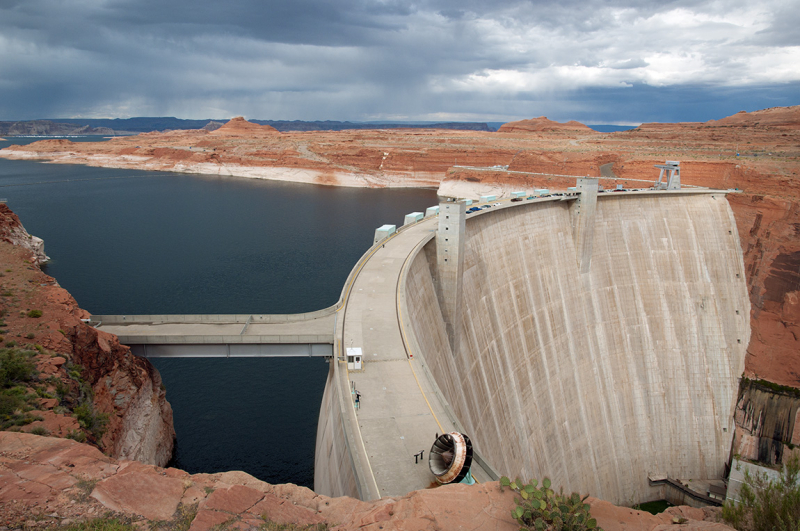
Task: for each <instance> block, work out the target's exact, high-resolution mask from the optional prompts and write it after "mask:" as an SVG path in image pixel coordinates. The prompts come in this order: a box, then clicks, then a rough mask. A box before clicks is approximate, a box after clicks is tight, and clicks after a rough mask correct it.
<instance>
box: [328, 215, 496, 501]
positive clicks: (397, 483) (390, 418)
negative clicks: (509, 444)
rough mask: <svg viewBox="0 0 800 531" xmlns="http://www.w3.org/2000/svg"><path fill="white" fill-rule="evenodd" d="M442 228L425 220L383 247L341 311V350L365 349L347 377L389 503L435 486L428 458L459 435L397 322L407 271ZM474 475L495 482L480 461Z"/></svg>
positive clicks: (379, 483)
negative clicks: (359, 366) (439, 441)
mask: <svg viewBox="0 0 800 531" xmlns="http://www.w3.org/2000/svg"><path fill="white" fill-rule="evenodd" d="M437 227H438V217H433V218H429V219H425V220H423V221H420V222H418V223H416V224H415V225H413V226H411V227H408V228H407V229H405V230H403V231H401V232H399V233H398V234H396V235H395V236H394V237H392V238H391V239H389V240H388V241H387V242H386V243H385V245H384V246H383V247H380V248H378V249H377V250H376V251H375V253H374V254H373V255H372V256H371V258H369V259H368V260H367V261H366V263H365V264H364V265H363V267H362V269H361V271H360V273H359V275H358V277H357V278H356V280H355V282H354V284H353V286H352V288H351V291H350V294H349V297H348V298H347V300H346V303H345V307H344V308H343V310H342V312H340V313H344V329H343V335H342V336H341V337H342V339H343V344H342V347H343V348H345V349H346V348H350V347H360V348H361V349H362V353H363V359H364V366H363V370H362V371H359V372H352V371H351V372H348V373H347V377H348V382H350V381H351V382H354V383H355V388H356V389H357V390H358V391H360V392H361V395H362V396H361V407H360V409H359V410H358V411H357V412H356V415H357V419H358V426H359V429H360V432H361V433H360V437H361V440H362V441H363V445H364V450H365V451H366V455H367V456H368V459H369V463H370V467H371V471H372V475H373V476H374V483H375V485H376V486H377V490H378V492H379V493H380V496H382V497H383V496H400V495H404V494H406V493H408V492H410V491H412V490H417V489H424V488H427V487H429V486H430V485H431V484H432V483H434V477H433V474H432V473H431V472H430V470H429V468H428V452H429V450H430V448H431V445H432V444H433V442H434V440H435V437H436V434H437V433H439V434H441V433H443V432H449V431H458V428H457V427H456V426H455V424H453V423H452V422H451V421H450V420H449V418H448V416H447V414H446V412H445V408H444V407H443V405H442V404H441V403H440V402H439V400H438V399H437V396H436V393H435V392H434V389H433V387H432V385H431V382H430V381H429V380H428V378H427V377H426V371H425V368H424V366H423V362H422V361H420V359H419V357H417V358H414V359H409V357H408V355H407V353H406V349H405V346H404V343H403V338H402V337H401V329H400V324H399V319H398V305H397V288H398V279H399V278H400V274H401V270H402V268H403V265H404V264H405V262H406V260H407V259H408V258H409V255H411V253H412V252H413V250H414V248H415V247H416V246H417V245H419V244H420V243H421V242H422V241H424V240H427V239H428V238H429V237H430V236H431V235H432V234H433V233H434V232H435V230H436V228H437ZM339 363H340V367H341V368H342V370H346V365H345V364H344V363H343V362H341V361H340V362H339ZM343 392H345V393H346V392H347V390H346V389H344V390H343ZM421 450H424V451H425V454H424V458H423V459H422V460H421V461H420V462H419V463H416V464H415V462H414V454H418V453H419V452H420V451H421ZM472 471H473V475H474V476H475V477H476V479H477V480H478V481H480V482H484V481H490V477H489V475H488V474H487V473H486V472H485V471H484V470H483V469H481V468H480V466H479V465H477V463H475V464H473V469H472Z"/></svg>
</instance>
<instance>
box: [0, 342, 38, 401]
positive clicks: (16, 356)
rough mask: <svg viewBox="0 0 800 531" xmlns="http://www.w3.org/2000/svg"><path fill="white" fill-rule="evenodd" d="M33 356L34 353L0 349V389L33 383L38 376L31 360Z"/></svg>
mask: <svg viewBox="0 0 800 531" xmlns="http://www.w3.org/2000/svg"><path fill="white" fill-rule="evenodd" d="M9 343H13V341H9ZM32 356H33V352H32V351H25V350H19V349H15V348H5V349H0V387H2V388H4V389H5V388H7V387H10V386H12V385H13V384H15V383H23V382H29V381H31V380H32V379H33V377H34V376H35V375H36V374H37V371H36V365H34V363H33V361H32V360H31V357H32Z"/></svg>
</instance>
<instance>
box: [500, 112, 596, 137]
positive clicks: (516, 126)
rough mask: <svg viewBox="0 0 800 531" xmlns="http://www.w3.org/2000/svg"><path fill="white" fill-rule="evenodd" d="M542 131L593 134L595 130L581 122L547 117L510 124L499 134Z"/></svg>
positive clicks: (502, 126) (501, 129)
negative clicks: (561, 121) (564, 121)
mask: <svg viewBox="0 0 800 531" xmlns="http://www.w3.org/2000/svg"><path fill="white" fill-rule="evenodd" d="M540 131H584V132H587V133H593V132H594V130H593V129H592V128H591V127H588V126H586V125H584V124H582V123H580V122H576V121H575V120H570V121H569V122H566V123H563V124H562V123H560V122H554V121H553V120H548V119H547V117H546V116H540V117H538V118H531V119H530V120H519V121H517V122H508V123H506V124H503V125H501V126H500V129H498V130H497V132H498V133H519V132H523V133H524V132H540Z"/></svg>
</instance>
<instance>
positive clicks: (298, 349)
mask: <svg viewBox="0 0 800 531" xmlns="http://www.w3.org/2000/svg"><path fill="white" fill-rule="evenodd" d="M90 322H91V324H93V325H94V326H95V328H97V329H98V330H102V331H104V332H109V333H111V334H114V335H116V336H117V337H119V341H120V343H122V344H123V345H128V346H130V347H131V350H132V351H133V353H134V354H136V355H137V356H142V357H145V358H181V357H191V358H202V357H217V358H219V357H222V358H233V357H299V356H332V355H333V331H334V327H335V322H336V306H331V307H329V308H325V309H323V310H319V311H316V312H309V313H298V314H263V315H262V314H247V315H225V314H207V315H93V316H92V318H91V320H90Z"/></svg>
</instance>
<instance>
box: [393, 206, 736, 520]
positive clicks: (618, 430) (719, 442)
mask: <svg viewBox="0 0 800 531" xmlns="http://www.w3.org/2000/svg"><path fill="white" fill-rule="evenodd" d="M570 205H571V203H568V202H558V201H556V202H547V203H537V204H525V205H519V206H515V207H514V208H506V209H502V210H498V211H494V212H491V213H489V212H487V213H486V214H482V215H480V216H478V217H474V218H471V219H469V220H468V222H467V228H466V231H467V239H466V243H465V250H464V253H465V255H464V278H463V308H462V310H463V311H462V312H461V316H462V317H461V322H460V326H458V331H459V333H460V334H462V335H461V338H460V340H459V344H460V348H459V350H458V352H455V353H452V352H451V351H450V347H449V343H448V340H447V335H446V332H445V326H444V323H443V321H442V317H441V312H440V311H439V308H438V305H439V303H438V300H437V294H436V289H437V288H436V284H437V279H436V271H435V266H434V265H433V260H431V261H430V262H429V260H428V257H432V256H435V255H436V253H435V248H433V246H434V245H435V242H433V241H432V242H430V243H428V244H427V246H426V249H425V252H420V253H419V254H418V255H417V256H416V257H415V258H414V261H413V262H412V264H411V266H410V269H409V274H408V280H407V283H406V292H405V296H406V301H407V308H406V310H405V313H406V315H407V316H408V319H409V321H410V323H411V327H412V330H413V334H412V335H413V336H414V337H413V338H412V344H413V346H414V347H415V348H416V349H417V351H418V353H419V354H421V355H423V356H424V358H425V360H426V361H427V363H428V365H429V366H430V369H431V372H432V373H433V375H434V377H435V379H436V382H437V384H438V386H439V387H440V389H441V390H442V393H443V394H444V395H445V397H446V398H447V400H448V401H449V402H450V404H451V405H452V407H453V409H454V411H455V413H456V415H457V416H458V418H459V420H460V422H461V424H463V426H464V428H465V430H466V431H467V434H468V435H469V436H470V437H471V438H472V440H473V442H474V443H475V445H476V448H477V449H478V450H479V451H480V452H481V453H482V454H483V456H484V457H485V458H486V459H487V460H488V461H489V462H490V464H491V465H492V466H493V467H494V468H495V469H496V470H498V471H499V472H500V473H502V474H507V475H512V476H514V475H519V476H521V477H523V478H541V477H542V476H548V477H550V478H551V479H552V480H553V482H554V485H556V486H563V487H564V489H565V490H567V491H572V490H575V491H580V492H581V493H584V494H585V493H591V494H592V495H593V496H597V497H600V498H603V499H605V500H608V501H611V502H613V503H618V504H619V503H631V502H638V501H645V500H648V499H652V497H654V496H657V492H656V489H652V488H651V487H649V486H648V479H647V478H648V475H662V476H663V475H667V476H669V477H671V478H687V479H688V478H697V479H701V478H719V477H721V476H722V474H723V472H724V465H725V462H726V461H727V459H728V456H729V452H730V448H731V436H732V435H733V431H734V430H733V428H734V423H733V411H734V407H735V402H736V396H737V388H738V380H739V377H740V375H741V374H742V371H743V368H744V355H745V349H746V347H747V344H748V342H749V337H750V327H749V316H750V303H749V300H748V295H747V289H746V285H745V275H744V266H743V261H742V251H741V248H740V245H739V237H738V233H737V231H736V226H735V222H734V219H733V214H732V212H731V209H730V207H729V205H728V202H727V200H726V199H725V195H724V194H722V193H718V194H694V195H667V194H642V195H628V194H608V195H601V196H599V197H598V202H597V207H596V212H595V222H594V230H593V234H592V237H593V245H592V250H591V264H590V267H589V269H588V272H586V273H584V274H581V273H580V271H579V268H578V262H577V258H576V249H575V242H574V236H573V234H574V232H573V224H574V222H575V219H574V218H575V214H574V212H571V209H573V210H574V209H575V206H574V203H572V205H573V206H570Z"/></svg>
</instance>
